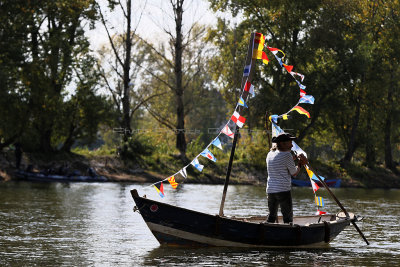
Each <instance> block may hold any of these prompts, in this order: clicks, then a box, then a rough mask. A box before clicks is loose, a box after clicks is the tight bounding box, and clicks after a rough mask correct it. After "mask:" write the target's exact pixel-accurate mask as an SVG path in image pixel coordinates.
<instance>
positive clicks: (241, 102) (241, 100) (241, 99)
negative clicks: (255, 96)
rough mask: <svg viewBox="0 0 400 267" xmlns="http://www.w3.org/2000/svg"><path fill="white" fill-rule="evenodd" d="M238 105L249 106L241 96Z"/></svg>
mask: <svg viewBox="0 0 400 267" xmlns="http://www.w3.org/2000/svg"><path fill="white" fill-rule="evenodd" d="M238 105H239V106H242V107H245V108H248V106H247V105H246V102H244V100H243V98H242V97H240V98H239V102H238Z"/></svg>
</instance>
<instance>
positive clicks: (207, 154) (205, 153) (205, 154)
mask: <svg viewBox="0 0 400 267" xmlns="http://www.w3.org/2000/svg"><path fill="white" fill-rule="evenodd" d="M200 155H202V156H203V157H205V158H208V159H209V160H211V161H214V162H216V161H217V159H216V158H215V157H214V155H213V154H212V153H211V151H210V150H208V149H207V148H206V149H204V150H203V152H201V153H200Z"/></svg>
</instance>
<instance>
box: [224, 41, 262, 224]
mask: <svg viewBox="0 0 400 267" xmlns="http://www.w3.org/2000/svg"><path fill="white" fill-rule="evenodd" d="M254 36H255V33H251V35H250V41H249V46H248V49H247V57H246V64H245V66H248V65H250V72H249V76H243V78H242V85H241V86H242V87H241V90H242V97H243V99H247V96H248V94H249V93H248V92H247V91H244V90H243V88H244V85H245V84H246V81H249V82H251V80H252V78H253V73H254V67H255V62H256V60H255V59H254V60H252V58H253V50H255V49H257V46H258V44H255V45H256V46H255V45H254V42H253V41H254ZM240 111H241V107H240V106H239V113H240ZM239 129H240V128H239V127H238V126H237V125H236V126H235V130H234V134H235V136H234V137H233V143H232V149H231V155H230V157H229V163H228V169H227V170H226V177H225V183H224V191H223V193H222V199H221V206H220V208H219V216H221V217H222V216H224V205H225V198H226V192H227V190H228V185H229V178H230V175H231V170H232V162H233V156H234V155H235V149H236V143H237V140H238V138H239Z"/></svg>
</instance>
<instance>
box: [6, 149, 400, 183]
mask: <svg viewBox="0 0 400 267" xmlns="http://www.w3.org/2000/svg"><path fill="white" fill-rule="evenodd" d="M310 164H311V165H312V166H313V168H314V169H315V170H317V171H318V174H319V175H322V176H324V177H325V178H327V179H338V178H339V179H341V180H342V183H341V186H342V187H359V188H388V189H389V188H400V177H399V176H397V175H395V174H394V173H393V172H391V171H390V170H388V169H385V168H383V167H375V168H373V169H370V168H367V167H364V166H361V165H356V164H350V165H348V166H347V167H346V168H342V167H341V166H340V165H339V164H337V163H332V162H328V163H326V162H319V161H311V162H310ZM28 165H31V166H32V167H33V170H34V171H37V172H39V171H44V170H50V169H51V170H54V171H57V170H60V169H64V171H65V170H69V171H79V172H80V173H81V174H82V175H86V174H87V171H88V169H89V168H92V169H94V170H95V171H96V173H97V174H98V175H102V176H105V177H107V178H108V179H109V181H111V182H135V183H154V182H158V181H160V180H163V179H165V178H167V177H169V176H171V175H173V173H174V172H177V171H179V170H180V169H181V168H182V163H181V162H180V160H178V159H177V158H176V157H174V156H173V155H169V156H168V155H167V156H166V157H165V158H157V159H156V160H155V162H149V161H146V160H141V161H140V163H132V162H129V163H127V162H124V161H123V160H121V159H120V158H119V157H117V156H115V155H99V154H87V155H82V154H76V153H57V154H52V155H48V154H35V153H24V156H23V159H22V164H21V169H26V168H27V166H28ZM226 166H227V162H226V161H224V160H222V161H220V162H218V164H217V163H214V162H211V161H208V162H207V163H206V166H205V168H204V169H203V172H198V171H197V170H193V169H192V168H191V167H189V168H187V171H188V178H187V179H183V178H182V177H181V176H180V175H177V176H176V180H177V181H178V182H185V183H196V184H223V183H224V181H225V175H226ZM399 170H400V169H399ZM14 171H15V161H14V157H13V154H12V153H10V152H8V153H7V152H4V153H2V155H1V156H0V177H1V178H0V179H2V180H12V179H15V178H14V177H13V172H14ZM299 176H300V177H299V178H300V179H307V177H306V174H305V172H304V171H302V173H301V174H300V175H299ZM266 177H267V173H266V170H265V168H262V167H257V166H255V165H250V164H248V163H244V162H241V161H240V160H238V161H236V162H235V164H234V166H233V169H232V173H231V178H230V183H231V184H249V185H265V182H266ZM183 180H184V181H183Z"/></svg>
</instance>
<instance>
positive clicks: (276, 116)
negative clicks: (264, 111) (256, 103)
mask: <svg viewBox="0 0 400 267" xmlns="http://www.w3.org/2000/svg"><path fill="white" fill-rule="evenodd" d="M278 118H279V116H278V115H271V116H269V121H270V122H274V123H278Z"/></svg>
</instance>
